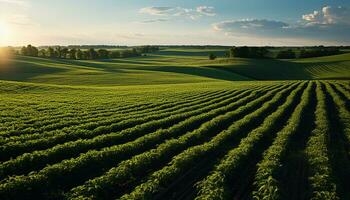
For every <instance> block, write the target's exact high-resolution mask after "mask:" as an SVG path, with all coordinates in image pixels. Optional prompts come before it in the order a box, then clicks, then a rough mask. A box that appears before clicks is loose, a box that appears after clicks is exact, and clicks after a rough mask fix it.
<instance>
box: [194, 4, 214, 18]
mask: <svg viewBox="0 0 350 200" xmlns="http://www.w3.org/2000/svg"><path fill="white" fill-rule="evenodd" d="M196 10H197V12H198V13H200V14H202V15H206V16H215V15H216V13H215V12H214V7H212V6H198V7H197V9H196Z"/></svg>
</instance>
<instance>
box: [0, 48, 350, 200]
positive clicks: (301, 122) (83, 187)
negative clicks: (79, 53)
mask: <svg viewBox="0 0 350 200" xmlns="http://www.w3.org/2000/svg"><path fill="white" fill-rule="evenodd" d="M224 51H225V49H215V48H214V49H193V48H192V49H191V48H182V49H181V48H169V49H163V50H162V51H160V52H157V53H154V54H148V55H147V56H142V57H135V58H127V59H113V60H94V61H91V60H90V61H76V60H63V59H44V58H32V57H24V56H17V57H14V58H11V59H6V60H0V106H1V109H0V144H1V145H0V199H1V200H3V199H84V200H85V199H125V200H129V199H174V200H175V199H183V200H184V199H185V200H187V199H197V200H199V199H213V200H214V199H215V200H216V199H253V198H254V199H283V200H284V199H287V200H289V199H290V200H294V199H350V191H349V190H348V185H350V174H349V171H350V159H349V158H350V81H349V79H350V54H343V55H337V56H329V57H322V58H312V59H295V60H288V61H287V60H254V59H238V58H237V59H227V58H218V59H216V60H213V61H210V60H209V59H208V54H209V53H211V52H212V53H213V52H214V53H215V54H217V55H221V53H222V55H223V53H224Z"/></svg>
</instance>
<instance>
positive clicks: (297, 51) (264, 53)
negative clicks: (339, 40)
mask: <svg viewBox="0 0 350 200" xmlns="http://www.w3.org/2000/svg"><path fill="white" fill-rule="evenodd" d="M270 49H271V48H270V47H248V46H242V47H231V48H230V49H229V51H228V52H226V57H230V58H233V57H238V58H256V59H269V58H270V59H271V58H276V59H294V58H312V57H322V56H331V55H337V54H341V53H343V52H342V51H340V47H324V46H316V47H301V48H294V49H292V48H289V49H285V50H284V49H282V50H280V51H278V52H277V54H276V55H274V56H272V54H273V53H272V52H271V51H270Z"/></svg>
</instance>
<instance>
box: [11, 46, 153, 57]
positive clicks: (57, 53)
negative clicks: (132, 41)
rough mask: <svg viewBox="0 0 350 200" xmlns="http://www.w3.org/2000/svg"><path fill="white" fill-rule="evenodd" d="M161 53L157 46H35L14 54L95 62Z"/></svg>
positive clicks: (23, 48)
mask: <svg viewBox="0 0 350 200" xmlns="http://www.w3.org/2000/svg"><path fill="white" fill-rule="evenodd" d="M156 51H159V47H157V46H139V47H133V48H131V49H125V50H108V49H104V48H100V49H97V50H96V49H95V48H88V49H87V50H85V49H80V48H68V47H61V46H55V47H51V46H48V47H47V48H38V47H35V46H33V45H27V46H23V47H22V48H21V49H20V50H19V51H13V52H14V54H18V55H23V56H32V57H45V58H60V59H74V60H95V59H110V58H128V57H136V56H141V55H142V54H145V53H152V52H156Z"/></svg>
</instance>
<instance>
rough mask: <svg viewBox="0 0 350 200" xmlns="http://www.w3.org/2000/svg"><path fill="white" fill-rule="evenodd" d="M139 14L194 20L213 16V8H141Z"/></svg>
mask: <svg viewBox="0 0 350 200" xmlns="http://www.w3.org/2000/svg"><path fill="white" fill-rule="evenodd" d="M139 12H140V13H143V14H149V15H158V16H159V15H163V16H173V17H181V16H182V17H188V18H190V19H193V20H196V19H198V18H200V17H202V16H209V17H212V16H215V15H216V13H215V12H214V7H211V6H199V7H197V8H194V9H193V8H183V7H145V8H141V9H140V11H139Z"/></svg>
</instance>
